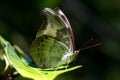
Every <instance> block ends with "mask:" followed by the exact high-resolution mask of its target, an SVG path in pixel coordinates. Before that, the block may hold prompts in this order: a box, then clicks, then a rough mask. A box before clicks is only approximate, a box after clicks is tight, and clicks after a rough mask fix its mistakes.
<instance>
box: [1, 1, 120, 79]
mask: <svg viewBox="0 0 120 80" xmlns="http://www.w3.org/2000/svg"><path fill="white" fill-rule="evenodd" d="M45 7H50V8H55V7H59V8H61V9H62V11H63V12H64V13H65V14H66V16H67V17H68V19H69V21H70V23H71V25H72V28H73V31H74V35H75V43H76V49H79V48H80V47H81V46H82V45H83V44H85V43H86V42H87V41H89V39H90V38H94V40H93V41H92V42H91V43H90V45H94V44H96V43H99V42H101V43H103V45H102V46H98V47H95V48H92V49H89V50H84V51H81V52H80V54H79V56H78V57H77V59H76V61H75V62H73V63H71V65H83V68H81V69H78V70H75V71H72V72H71V73H70V72H69V73H66V74H64V75H61V76H64V77H65V75H66V77H68V76H69V77H71V79H70V80H120V77H119V74H120V68H119V67H120V27H119V26H120V1H119V0H29V1H27V0H16V1H15V0H1V1H0V34H1V35H2V36H3V37H5V38H6V39H7V40H8V41H10V42H12V43H13V44H17V45H18V46H20V47H21V48H22V49H23V50H24V51H25V52H26V53H28V54H29V46H30V44H31V42H32V40H33V39H34V38H35V34H36V32H37V30H38V29H39V27H40V25H41V24H42V20H43V19H42V16H40V11H41V10H42V9H43V8H45Z"/></svg>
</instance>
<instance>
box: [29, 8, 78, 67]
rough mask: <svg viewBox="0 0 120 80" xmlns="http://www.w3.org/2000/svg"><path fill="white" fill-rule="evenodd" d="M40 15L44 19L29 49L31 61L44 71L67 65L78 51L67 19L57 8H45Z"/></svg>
mask: <svg viewBox="0 0 120 80" xmlns="http://www.w3.org/2000/svg"><path fill="white" fill-rule="evenodd" d="M42 15H43V16H44V17H45V19H44V21H43V24H42V26H41V27H40V29H39V30H38V32H37V34H36V38H35V40H33V42H32V44H31V47H30V55H31V57H32V59H33V61H34V62H35V64H36V65H37V66H39V67H40V68H44V69H45V68H56V67H59V66H62V65H66V64H69V63H70V62H72V61H73V60H74V58H75V56H76V55H77V53H79V51H78V50H75V45H74V35H73V31H72V28H71V25H70V23H69V21H68V19H67V17H66V16H65V14H64V13H63V12H62V11H61V10H60V9H59V8H55V9H54V10H52V9H50V8H45V9H44V10H43V11H42Z"/></svg>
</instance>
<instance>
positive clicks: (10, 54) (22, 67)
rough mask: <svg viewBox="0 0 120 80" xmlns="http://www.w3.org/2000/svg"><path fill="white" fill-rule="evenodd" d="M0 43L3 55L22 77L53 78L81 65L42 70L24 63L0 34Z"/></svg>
mask: <svg viewBox="0 0 120 80" xmlns="http://www.w3.org/2000/svg"><path fill="white" fill-rule="evenodd" d="M0 45H1V46H2V48H3V50H4V52H5V55H6V56H7V59H8V61H9V63H10V65H11V66H12V67H14V68H15V69H16V70H17V72H18V73H19V74H21V75H22V76H23V77H26V78H30V79H33V80H54V79H55V77H56V76H58V75H59V74H62V73H65V72H68V71H72V70H74V69H77V68H79V67H81V66H76V67H72V68H68V69H64V70H53V71H51V70H50V69H48V70H42V69H40V68H33V67H30V66H28V65H27V64H25V63H24V62H23V61H22V60H21V59H20V57H19V56H18V55H17V53H16V52H15V49H14V47H13V46H12V45H11V44H10V43H9V42H8V41H6V40H5V39H3V38H2V37H1V36H0Z"/></svg>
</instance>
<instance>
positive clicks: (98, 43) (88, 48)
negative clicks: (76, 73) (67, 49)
mask: <svg viewBox="0 0 120 80" xmlns="http://www.w3.org/2000/svg"><path fill="white" fill-rule="evenodd" d="M102 44H103V43H98V44H95V45H92V46H87V47H84V48H81V49H79V50H78V51H82V50H85V49H89V48H92V47H96V46H100V45H102Z"/></svg>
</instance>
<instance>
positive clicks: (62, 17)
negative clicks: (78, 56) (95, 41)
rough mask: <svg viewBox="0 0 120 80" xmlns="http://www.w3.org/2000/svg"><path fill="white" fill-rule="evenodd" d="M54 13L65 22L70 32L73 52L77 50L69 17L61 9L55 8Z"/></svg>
mask: <svg viewBox="0 0 120 80" xmlns="http://www.w3.org/2000/svg"><path fill="white" fill-rule="evenodd" d="M54 11H55V12H56V14H57V15H58V17H59V18H60V19H61V20H62V21H63V22H64V24H65V26H66V28H67V29H68V32H69V34H70V37H71V40H72V45H73V51H74V50H75V42H74V35H73V31H72V28H71V25H70V23H69V21H68V19H67V17H66V16H65V14H64V13H63V12H62V11H61V10H60V9H59V8H55V9H54Z"/></svg>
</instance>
